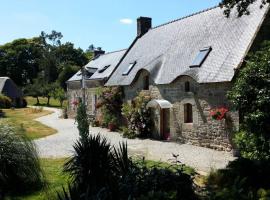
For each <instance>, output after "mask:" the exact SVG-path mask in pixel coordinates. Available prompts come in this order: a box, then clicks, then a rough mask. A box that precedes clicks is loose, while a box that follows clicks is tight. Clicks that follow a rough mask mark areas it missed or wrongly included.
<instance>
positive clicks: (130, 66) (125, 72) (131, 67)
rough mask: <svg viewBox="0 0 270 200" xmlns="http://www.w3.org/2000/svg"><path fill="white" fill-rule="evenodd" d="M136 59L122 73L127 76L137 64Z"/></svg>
mask: <svg viewBox="0 0 270 200" xmlns="http://www.w3.org/2000/svg"><path fill="white" fill-rule="evenodd" d="M136 63H137V62H136V61H135V62H133V63H130V64H129V66H128V68H127V69H126V70H125V71H124V72H123V73H122V75H123V76H126V75H128V74H129V73H130V71H131V70H132V69H133V67H134V66H135V65H136Z"/></svg>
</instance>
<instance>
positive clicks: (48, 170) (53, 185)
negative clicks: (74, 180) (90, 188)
mask: <svg viewBox="0 0 270 200" xmlns="http://www.w3.org/2000/svg"><path fill="white" fill-rule="evenodd" d="M65 161H66V159H41V166H42V169H43V171H44V175H45V178H46V182H47V186H46V187H45V188H44V189H43V190H40V191H37V192H34V193H32V194H29V195H25V196H20V197H12V198H7V200H13V199H14V200H51V199H55V197H56V195H57V191H59V192H61V191H62V187H63V186H64V187H65V186H66V184H67V182H68V176H67V174H64V173H63V164H64V163H65Z"/></svg>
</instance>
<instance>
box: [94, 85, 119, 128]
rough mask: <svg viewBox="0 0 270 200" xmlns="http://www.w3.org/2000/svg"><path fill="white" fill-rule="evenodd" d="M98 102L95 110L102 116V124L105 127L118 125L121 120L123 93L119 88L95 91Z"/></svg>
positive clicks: (105, 88) (104, 88)
mask: <svg viewBox="0 0 270 200" xmlns="http://www.w3.org/2000/svg"><path fill="white" fill-rule="evenodd" d="M97 94H98V96H99V100H98V102H97V105H96V107H97V109H100V111H101V114H102V124H103V126H105V127H108V126H109V125H114V126H115V127H116V126H118V125H119V123H120V122H121V120H120V121H119V119H121V118H122V114H121V108H122V104H123V101H122V99H123V92H122V89H121V87H103V88H99V89H98V91H97Z"/></svg>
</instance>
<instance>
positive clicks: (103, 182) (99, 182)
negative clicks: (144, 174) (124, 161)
mask: <svg viewBox="0 0 270 200" xmlns="http://www.w3.org/2000/svg"><path fill="white" fill-rule="evenodd" d="M73 147H74V155H73V157H72V158H70V160H69V161H68V162H67V163H66V164H65V166H64V171H65V172H68V173H70V175H71V177H72V182H73V184H76V185H78V187H79V188H80V190H81V191H82V192H85V191H87V190H90V191H89V192H90V193H96V192H98V191H99V190H100V189H101V188H103V187H108V185H109V184H110V183H111V182H112V181H113V178H112V177H113V176H114V173H113V171H114V170H113V169H114V163H113V155H112V154H111V149H112V148H111V145H110V143H109V142H108V141H107V140H106V139H105V138H101V137H100V135H97V136H92V135H90V136H89V137H87V138H85V139H84V140H83V141H82V140H79V141H77V142H76V143H75V145H74V146H73Z"/></svg>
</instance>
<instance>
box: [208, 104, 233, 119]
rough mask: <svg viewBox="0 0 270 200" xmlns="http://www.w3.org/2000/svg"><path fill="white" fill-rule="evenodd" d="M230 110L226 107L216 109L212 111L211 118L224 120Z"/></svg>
mask: <svg viewBox="0 0 270 200" xmlns="http://www.w3.org/2000/svg"><path fill="white" fill-rule="evenodd" d="M228 111H229V110H228V109H227V108H225V107H220V108H214V109H211V110H210V116H211V117H212V119H215V120H222V119H224V118H225V114H226V113H227V112H228Z"/></svg>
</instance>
